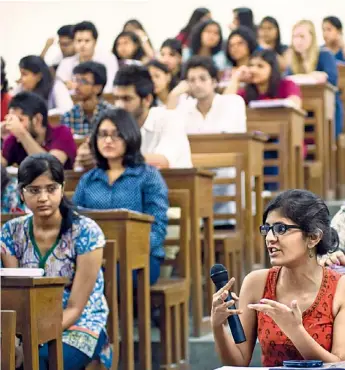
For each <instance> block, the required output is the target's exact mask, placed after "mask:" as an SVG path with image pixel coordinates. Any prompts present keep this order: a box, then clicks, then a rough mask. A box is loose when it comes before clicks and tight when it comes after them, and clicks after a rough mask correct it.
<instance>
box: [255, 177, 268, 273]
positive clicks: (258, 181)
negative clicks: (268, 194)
mask: <svg viewBox="0 0 345 370" xmlns="http://www.w3.org/2000/svg"><path fill="white" fill-rule="evenodd" d="M263 190H264V177H263V175H260V176H256V177H255V211H256V212H255V216H254V239H255V250H256V263H259V264H260V266H264V265H265V264H266V254H267V253H266V248H264V243H263V238H262V236H261V235H260V233H259V227H260V225H261V220H262V215H263V200H262V195H261V194H262V192H263Z"/></svg>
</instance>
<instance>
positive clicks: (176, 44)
mask: <svg viewBox="0 0 345 370" xmlns="http://www.w3.org/2000/svg"><path fill="white" fill-rule="evenodd" d="M163 48H170V49H171V50H173V51H175V52H176V53H178V54H180V55H182V43H181V41H180V40H177V39H166V40H165V41H163V44H162V46H161V48H160V50H162V49H163Z"/></svg>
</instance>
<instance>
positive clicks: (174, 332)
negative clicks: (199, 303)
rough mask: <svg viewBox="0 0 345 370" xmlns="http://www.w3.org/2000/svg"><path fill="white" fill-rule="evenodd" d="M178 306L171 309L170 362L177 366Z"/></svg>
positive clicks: (178, 339) (179, 342) (178, 356)
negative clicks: (171, 354) (171, 352)
mask: <svg viewBox="0 0 345 370" xmlns="http://www.w3.org/2000/svg"><path fill="white" fill-rule="evenodd" d="M180 308H181V307H180V305H179V304H177V305H176V306H173V307H171V312H172V331H171V335H172V342H173V356H172V362H173V363H174V364H177V365H178V364H179V363H180V361H181V320H180V317H181V314H180Z"/></svg>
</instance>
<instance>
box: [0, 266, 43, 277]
mask: <svg viewBox="0 0 345 370" xmlns="http://www.w3.org/2000/svg"><path fill="white" fill-rule="evenodd" d="M43 275H44V270H43V269H36V268H1V271H0V276H9V277H41V276H43Z"/></svg>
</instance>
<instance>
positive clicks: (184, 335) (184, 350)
mask: <svg viewBox="0 0 345 370" xmlns="http://www.w3.org/2000/svg"><path fill="white" fill-rule="evenodd" d="M188 299H189V298H188V296H187V297H186V300H185V301H184V302H183V303H181V309H180V320H181V323H182V325H181V361H180V363H181V364H182V365H183V364H186V365H187V364H188V363H189V353H188V338H189V314H188Z"/></svg>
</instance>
